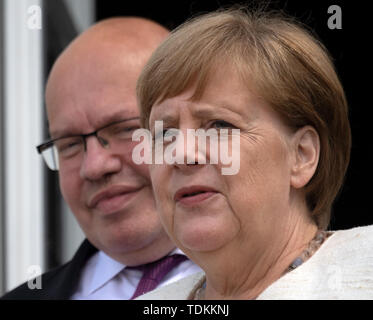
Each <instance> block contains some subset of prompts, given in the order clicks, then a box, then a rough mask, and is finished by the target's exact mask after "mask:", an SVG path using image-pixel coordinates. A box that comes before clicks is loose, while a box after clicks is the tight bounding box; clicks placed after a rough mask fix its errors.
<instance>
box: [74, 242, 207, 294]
mask: <svg viewBox="0 0 373 320" xmlns="http://www.w3.org/2000/svg"><path fill="white" fill-rule="evenodd" d="M173 254H182V255H185V254H184V253H183V252H182V251H181V250H180V249H175V250H173V251H172V252H171V253H170V255H173ZM200 271H201V269H200V268H199V267H198V266H197V265H195V264H194V263H193V262H192V261H190V260H189V259H188V260H185V261H183V262H182V263H180V264H179V265H178V266H177V267H176V268H174V269H172V270H171V271H170V272H169V273H168V274H167V275H166V276H165V278H164V279H163V280H162V281H161V283H160V284H159V286H158V288H160V287H163V286H165V285H168V284H170V283H172V282H175V281H178V280H180V279H182V278H184V277H186V276H189V275H191V274H194V273H196V272H200ZM141 277H142V272H141V271H139V270H135V269H127V268H126V266H125V265H123V264H121V263H120V262H118V261H116V260H114V259H112V258H110V257H109V256H108V255H106V254H105V253H104V252H102V251H98V252H96V253H95V254H94V255H93V256H92V257H91V258H90V259H89V260H88V261H87V263H86V265H85V266H84V268H83V270H82V274H81V276H80V280H79V284H78V287H77V290H76V292H75V293H74V294H73V295H72V296H71V299H72V300H128V299H130V298H131V297H132V295H133V294H134V292H135V290H136V287H137V285H138V283H139V281H140V279H141Z"/></svg>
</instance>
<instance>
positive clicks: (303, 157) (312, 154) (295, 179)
mask: <svg viewBox="0 0 373 320" xmlns="http://www.w3.org/2000/svg"><path fill="white" fill-rule="evenodd" d="M293 148H294V149H293V150H294V155H295V157H294V162H293V166H292V170H291V179H290V184H291V186H292V187H293V188H296V189H299V188H302V187H304V186H305V185H306V184H307V183H308V182H309V181H310V180H311V178H312V176H313V175H314V173H315V171H316V168H317V164H318V163H319V156H320V139H319V135H318V133H317V131H316V130H315V129H314V128H313V127H311V126H305V127H302V128H300V129H299V130H298V131H296V132H295V134H294V136H293Z"/></svg>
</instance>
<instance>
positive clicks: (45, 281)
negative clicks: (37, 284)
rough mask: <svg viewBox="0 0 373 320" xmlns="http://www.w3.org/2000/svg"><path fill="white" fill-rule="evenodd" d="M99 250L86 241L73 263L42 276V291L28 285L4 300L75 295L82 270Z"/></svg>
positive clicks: (40, 298) (20, 287)
mask: <svg viewBox="0 0 373 320" xmlns="http://www.w3.org/2000/svg"><path fill="white" fill-rule="evenodd" d="M96 251H97V249H96V248H95V247H94V246H93V245H92V244H91V243H90V242H89V241H88V240H87V239H86V240H84V241H83V243H82V244H81V245H80V247H79V249H78V251H77V252H76V253H75V255H74V257H73V258H72V260H71V261H69V262H67V263H66V264H64V265H62V266H60V267H57V268H55V269H52V270H50V271H48V272H46V273H44V274H43V275H42V279H41V284H42V288H41V289H29V287H28V285H27V283H24V284H22V285H20V286H19V287H17V288H15V289H13V290H12V291H10V292H8V293H6V294H5V295H4V296H3V297H1V299H3V300H60V299H65V300H66V299H69V298H70V297H71V296H72V294H73V293H74V291H75V289H76V287H77V285H78V283H79V278H80V273H81V270H82V269H83V267H84V265H85V263H86V262H87V260H88V259H89V258H90V257H91V256H92V255H93V254H94V253H95V252H96Z"/></svg>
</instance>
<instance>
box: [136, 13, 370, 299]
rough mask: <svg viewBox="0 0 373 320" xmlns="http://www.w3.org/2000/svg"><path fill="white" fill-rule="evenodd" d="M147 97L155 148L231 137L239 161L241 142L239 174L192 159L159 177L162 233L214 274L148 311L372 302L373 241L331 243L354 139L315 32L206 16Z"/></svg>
mask: <svg viewBox="0 0 373 320" xmlns="http://www.w3.org/2000/svg"><path fill="white" fill-rule="evenodd" d="M137 89H138V99H139V105H140V109H141V119H142V124H143V126H144V127H145V128H148V129H150V131H151V132H152V134H154V130H155V128H154V126H155V121H163V128H164V130H163V131H162V136H161V137H158V136H156V137H155V138H154V139H155V142H154V143H155V144H156V143H159V141H160V143H163V144H164V147H165V148H166V147H167V144H170V143H171V142H170V140H168V139H163V137H165V136H167V134H168V132H170V130H171V129H177V130H179V132H182V133H186V132H187V130H188V129H202V130H209V129H215V130H217V131H218V132H219V131H220V130H223V129H224V130H225V131H226V132H228V133H229V137H228V139H229V141H230V147H231V148H232V150H231V151H232V152H233V147H232V145H233V144H232V141H233V138H235V137H237V136H238V138H239V141H240V148H239V153H238V154H236V156H239V157H240V158H239V160H240V161H239V163H240V168H239V171H238V172H237V173H236V174H234V175H223V174H221V170H220V169H221V167H222V166H224V165H223V164H222V163H221V162H218V163H209V162H208V161H201V155H200V154H199V153H198V152H196V151H195V150H194V151H190V149H189V148H185V149H184V154H183V156H184V158H185V160H186V159H190V158H192V159H194V160H195V161H194V162H193V163H190V161H184V162H176V163H174V164H169V163H162V164H159V163H158V164H153V165H151V169H150V170H151V179H152V182H153V188H154V192H155V198H156V201H157V206H158V209H159V211H158V212H159V213H160V215H161V220H162V223H163V225H164V227H165V229H166V231H167V233H168V234H169V236H170V237H171V239H172V240H173V241H174V242H175V243H176V245H177V246H178V247H179V248H181V250H183V251H184V252H185V253H186V254H187V255H188V256H189V257H190V258H191V259H192V260H193V261H194V262H195V263H197V264H198V265H199V266H201V268H202V269H203V270H204V273H202V274H198V275H195V276H192V277H190V278H187V279H184V280H182V281H180V282H177V283H175V284H173V285H170V286H168V287H165V288H162V289H160V290H156V291H154V292H152V293H149V294H146V295H144V296H142V297H141V299H343V298H346V299H353V298H358V299H369V298H373V228H372V227H362V228H354V229H351V230H343V231H335V232H331V231H326V229H327V226H328V224H329V221H330V215H331V209H332V204H333V201H334V199H335V197H336V195H337V193H338V191H339V189H340V188H341V186H342V183H343V179H344V176H345V173H346V170H347V167H348V163H349V155H350V148H351V134H350V126H349V121H348V106H347V102H346V98H345V94H344V91H343V88H342V85H341V83H340V81H339V79H338V76H337V74H336V71H335V69H334V66H333V63H332V61H331V58H330V57H329V54H328V52H327V50H326V49H325V47H324V46H323V45H322V44H321V43H320V42H319V41H318V40H317V39H316V38H315V37H314V36H313V35H312V34H311V33H310V32H308V31H307V30H306V29H305V28H304V27H303V26H301V25H300V24H299V23H297V22H295V21H294V20H292V19H289V18H286V17H284V16H282V15H281V14H277V13H265V12H247V11H245V10H241V9H239V10H237V9H231V10H220V11H217V12H213V13H209V14H205V15H202V16H199V17H197V18H194V19H192V20H190V21H187V22H186V23H185V24H183V25H182V26H180V27H179V28H177V29H176V30H174V31H173V32H172V33H171V35H170V36H169V37H168V38H167V39H166V41H165V42H164V43H163V44H162V45H161V46H160V47H159V48H158V49H157V50H156V52H155V53H154V54H153V56H152V57H151V59H150V60H149V62H148V64H147V65H146V67H145V69H144V71H143V73H142V75H141V77H140V79H139V82H138V87H137ZM185 136H186V134H185ZM160 138H162V139H160ZM159 139H160V140H159ZM158 140H159V141H158ZM191 153H192V154H191ZM204 157H205V159H204V160H208V159H209V157H210V153H209V151H207V153H206V154H205V155H204Z"/></svg>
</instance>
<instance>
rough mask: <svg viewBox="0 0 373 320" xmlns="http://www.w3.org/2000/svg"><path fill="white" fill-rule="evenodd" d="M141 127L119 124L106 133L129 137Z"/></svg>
mask: <svg viewBox="0 0 373 320" xmlns="http://www.w3.org/2000/svg"><path fill="white" fill-rule="evenodd" d="M139 128H140V126H139V125H118V126H114V127H113V128H110V129H109V130H107V132H105V133H104V135H109V136H113V137H117V138H124V139H127V138H131V137H132V133H133V132H134V131H135V130H137V129H139Z"/></svg>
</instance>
